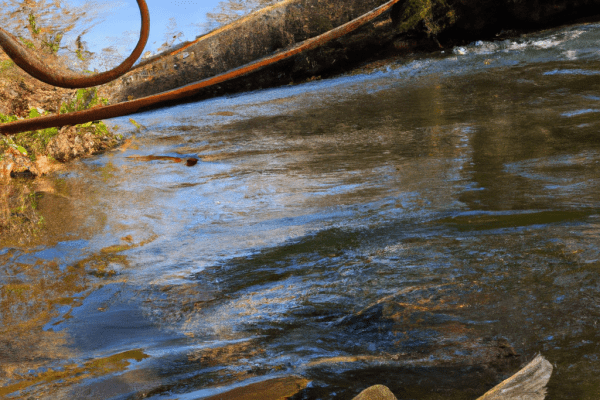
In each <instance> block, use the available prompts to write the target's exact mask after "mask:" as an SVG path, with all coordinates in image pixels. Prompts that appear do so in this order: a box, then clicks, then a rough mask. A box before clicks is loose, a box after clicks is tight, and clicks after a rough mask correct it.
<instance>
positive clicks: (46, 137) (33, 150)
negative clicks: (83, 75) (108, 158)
mask: <svg viewBox="0 0 600 400" xmlns="http://www.w3.org/2000/svg"><path fill="white" fill-rule="evenodd" d="M106 104H108V100H107V99H105V98H100V97H98V92H97V90H96V88H91V89H78V90H77V92H76V94H75V97H74V98H73V99H72V100H71V101H68V102H66V103H63V104H61V106H60V109H59V113H60V114H66V113H70V112H75V111H82V110H87V109H89V108H92V107H95V106H98V105H106ZM47 114H49V112H47V111H46V112H45V113H44V114H43V115H47ZM40 116H42V114H40V112H39V111H38V110H37V109H35V108H32V109H31V110H29V113H28V115H27V116H26V117H25V118H37V117H40ZM17 119H18V117H17V116H16V115H4V114H1V113H0V123H6V122H12V121H16V120H17ZM76 128H77V132H78V133H79V134H83V133H87V132H90V133H93V134H94V135H97V136H101V137H104V136H109V135H111V132H110V131H109V130H108V127H107V126H106V125H105V124H104V122H102V121H93V122H87V123H85V124H79V125H76ZM58 132H59V129H58V128H46V129H38V130H35V131H27V132H21V133H18V134H16V135H14V136H12V137H5V138H3V139H2V140H1V141H0V154H1V153H4V152H5V151H6V150H7V149H8V148H9V147H12V148H14V149H16V150H17V151H19V152H20V153H21V154H23V155H26V156H28V157H29V158H30V159H31V160H32V161H35V158H36V155H40V154H44V155H45V153H46V146H48V143H49V142H50V140H52V138H53V137H55V136H56V135H58Z"/></svg>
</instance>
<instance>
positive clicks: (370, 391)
mask: <svg viewBox="0 0 600 400" xmlns="http://www.w3.org/2000/svg"><path fill="white" fill-rule="evenodd" d="M353 400H396V396H394V394H393V393H392V391H391V390H390V389H388V388H387V386H383V385H374V386H371V387H369V388H367V389H365V390H363V391H362V392H360V393H359V394H358V396H356V397H355V398H354V399H353Z"/></svg>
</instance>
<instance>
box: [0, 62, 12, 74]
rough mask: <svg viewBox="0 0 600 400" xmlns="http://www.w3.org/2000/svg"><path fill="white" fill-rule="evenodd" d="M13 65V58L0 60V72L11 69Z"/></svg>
mask: <svg viewBox="0 0 600 400" xmlns="http://www.w3.org/2000/svg"><path fill="white" fill-rule="evenodd" d="M14 65H15V63H14V61H13V60H3V61H0V72H4V71H7V70H9V69H11V68H12V67H13V66H14Z"/></svg>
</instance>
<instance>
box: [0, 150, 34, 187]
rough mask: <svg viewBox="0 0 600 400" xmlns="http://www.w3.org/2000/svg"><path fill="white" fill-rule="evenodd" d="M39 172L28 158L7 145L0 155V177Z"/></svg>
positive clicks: (7, 178)
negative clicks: (0, 155) (6, 148)
mask: <svg viewBox="0 0 600 400" xmlns="http://www.w3.org/2000/svg"><path fill="white" fill-rule="evenodd" d="M39 174H40V172H39V171H38V169H37V168H36V166H35V165H34V164H33V162H32V161H31V160H30V159H29V157H27V156H25V155H23V154H21V153H20V152H19V151H18V150H16V149H14V148H12V147H9V148H8V150H6V151H5V152H4V154H3V155H2V160H0V179H2V180H3V181H7V180H9V179H10V178H11V177H15V176H17V175H23V176H38V175H39Z"/></svg>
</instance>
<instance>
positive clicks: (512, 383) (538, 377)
mask: <svg viewBox="0 0 600 400" xmlns="http://www.w3.org/2000/svg"><path fill="white" fill-rule="evenodd" d="M550 375H552V364H550V363H549V362H548V360H546V359H545V358H544V357H542V356H541V355H540V354H538V355H537V357H535V358H534V359H533V360H532V361H531V362H530V363H529V364H527V365H526V366H524V367H523V368H522V369H521V370H520V371H519V372H517V373H516V374H514V375H513V376H511V377H510V378H508V379H506V380H505V381H502V382H501V383H499V384H498V385H496V386H495V387H494V388H492V389H491V390H490V391H488V392H487V393H486V394H484V395H483V396H481V397H479V398H478V399H477V400H544V398H545V397H546V385H547V384H548V381H549V380H550ZM352 400H397V399H396V396H394V394H393V393H392V392H391V391H390V389H388V388H387V387H386V386H383V385H375V386H371V387H369V388H367V389H365V390H363V391H362V392H360V393H359V394H358V396H356V397H355V398H354V399H352Z"/></svg>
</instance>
